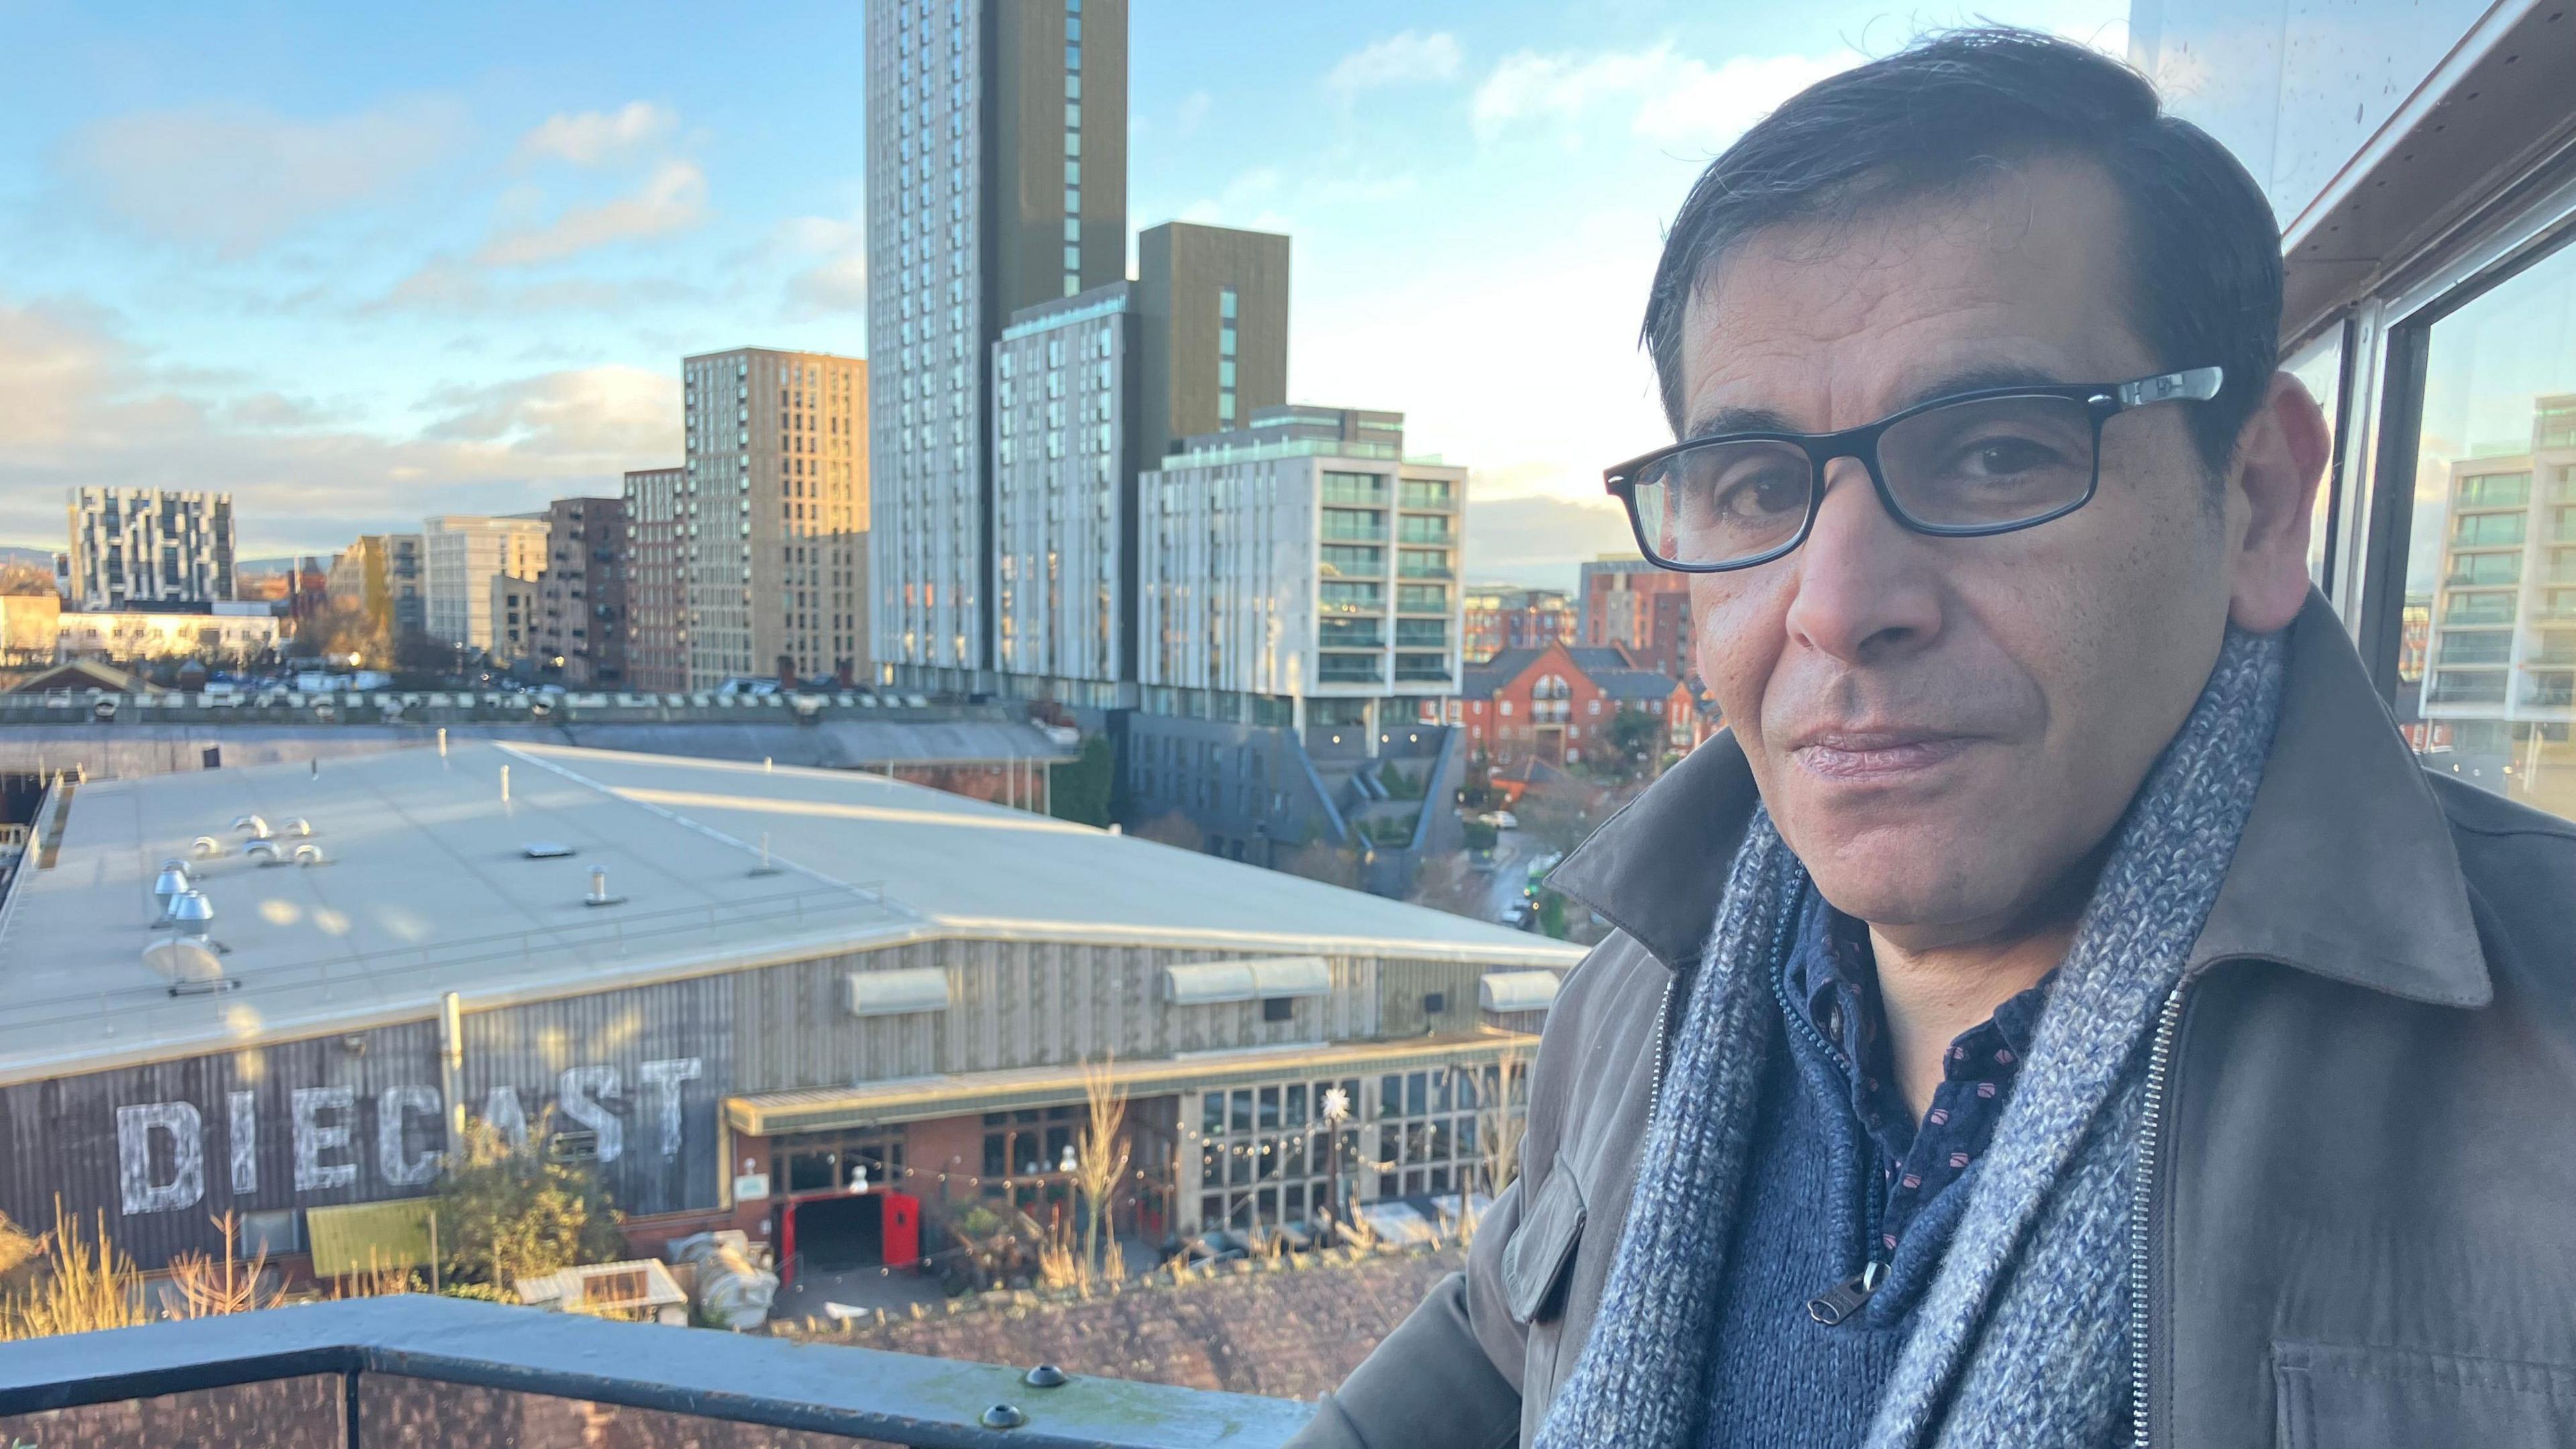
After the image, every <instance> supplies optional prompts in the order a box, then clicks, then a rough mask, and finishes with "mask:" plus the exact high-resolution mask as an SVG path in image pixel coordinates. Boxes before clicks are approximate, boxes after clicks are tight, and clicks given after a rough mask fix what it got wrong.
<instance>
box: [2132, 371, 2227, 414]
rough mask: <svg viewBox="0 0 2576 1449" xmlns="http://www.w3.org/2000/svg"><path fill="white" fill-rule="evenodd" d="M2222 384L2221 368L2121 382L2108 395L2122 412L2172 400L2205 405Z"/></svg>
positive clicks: (2214, 395)
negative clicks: (2116, 401) (2116, 400)
mask: <svg viewBox="0 0 2576 1449" xmlns="http://www.w3.org/2000/svg"><path fill="white" fill-rule="evenodd" d="M2225 381H2227V369H2225V368H2223V367H2195V368H2192V369H2191V370H2189V371H2188V372H2168V373H2165V374H2163V375H2161V376H2158V377H2142V378H2139V379H2138V380H2137V381H2136V382H2124V383H2122V384H2120V385H2119V386H2118V387H2115V388H2113V389H2111V395H2112V396H2113V397H2115V398H2118V399H2119V401H2120V406H2122V407H2124V408H2134V407H2144V406H2145V405H2146V404H2148V403H2159V402H2170V401H2173V400H2174V399H2176V398H2188V399H2190V400H2191V401H2194V402H2207V401H2209V400H2210V399H2211V398H2214V397H2216V396H2218V388H2219V385H2220V384H2221V383H2224V382H2225Z"/></svg>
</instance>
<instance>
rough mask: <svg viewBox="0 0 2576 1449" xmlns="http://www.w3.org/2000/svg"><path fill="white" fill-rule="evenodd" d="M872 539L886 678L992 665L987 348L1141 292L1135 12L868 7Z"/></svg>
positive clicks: (962, 674) (1028, 0) (945, 3)
mask: <svg viewBox="0 0 2576 1449" xmlns="http://www.w3.org/2000/svg"><path fill="white" fill-rule="evenodd" d="M867 145H868V157H867V171H868V185H867V190H868V257H869V268H868V358H869V362H870V365H871V367H872V368H873V370H874V373H875V379H876V395H877V399H878V402H877V406H876V407H875V409H874V410H873V412H872V413H871V416H870V426H871V429H872V432H871V443H872V446H871V448H870V453H871V457H872V461H873V465H874V468H875V473H876V476H875V479H874V482H873V490H872V491H873V497H872V500H871V503H872V512H871V515H870V519H869V526H870V532H869V538H870V541H871V544H872V547H873V550H874V552H873V561H872V565H871V574H872V576H873V578H874V580H875V583H874V590H875V592H874V601H875V607H874V609H873V611H872V616H873V624H872V628H873V631H874V633H873V637H874V640H875V655H876V659H877V661H878V662H879V664H880V666H881V667H882V668H883V669H884V670H885V672H886V673H887V674H888V675H889V677H892V678H895V679H898V680H900V681H901V682H904V683H908V684H915V685H920V686H923V687H934V688H941V687H944V688H957V687H964V688H980V687H984V686H985V685H986V684H987V683H988V682H989V674H990V671H991V670H992V669H993V668H994V667H995V633H996V618H995V614H994V611H993V609H992V601H993V598H994V589H995V585H996V582H997V580H996V574H997V563H998V551H997V550H996V549H995V548H994V547H992V543H991V540H992V538H993V526H994V504H995V498H994V491H993V490H994V479H993V475H992V468H991V461H990V451H989V446H988V440H989V439H991V438H992V436H993V433H994V424H993V417H992V392H991V386H992V379H991V374H990V369H991V366H992V363H991V360H990V356H989V354H990V349H991V348H992V345H993V344H994V343H996V342H998V341H1000V340H1001V336H1002V332H1003V329H1004V327H1005V325H1006V324H1007V321H1008V319H1009V318H1010V316H1011V314H1013V313H1015V312H1017V311H1019V310H1020V309H1021V308H1024V307H1028V306H1032V305H1034V304H1037V303H1040V302H1044V301H1047V300H1050V299H1062V298H1066V297H1071V296H1073V295H1075V294H1077V293H1080V292H1085V291H1088V290H1090V289H1091V288H1094V287H1100V286H1106V285H1108V284H1111V283H1115V282H1119V281H1123V280H1125V278H1126V258H1127V234H1126V233H1127V3H1126V0H869V4H868V9H867Z"/></svg>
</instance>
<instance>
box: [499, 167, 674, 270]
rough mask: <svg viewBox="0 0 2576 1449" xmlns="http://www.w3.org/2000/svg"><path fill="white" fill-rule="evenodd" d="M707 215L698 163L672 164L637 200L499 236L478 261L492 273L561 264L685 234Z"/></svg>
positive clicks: (577, 210)
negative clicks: (625, 244) (601, 251)
mask: <svg viewBox="0 0 2576 1449" xmlns="http://www.w3.org/2000/svg"><path fill="white" fill-rule="evenodd" d="M706 214H707V177H706V173H705V172H703V171H700V170H699V169H698V167H697V164H696V163H695V162H691V161H666V162H664V163H662V165H661V166H659V167H657V168H656V169H655V170H654V172H653V174H652V176H650V177H649V178H647V179H646V180H645V183H644V185H643V187H642V188H641V189H640V190H638V191H636V192H635V193H634V194H633V195H631V196H621V197H618V198H617V199H616V200H614V201H606V202H602V203H600V204H598V205H596V206H576V207H572V208H570V209H568V210H566V211H565V212H564V213H563V214H562V215H561V216H558V217H556V218H555V219H554V220H553V221H551V222H549V223H547V224H546V225H544V226H540V227H535V228H532V229H529V230H524V231H516V232H511V233H508V234H507V235H503V236H496V237H494V238H492V240H490V241H488V242H486V243H484V244H483V249H482V250H481V251H479V252H477V253H475V256H474V260H475V261H477V262H478V263H481V264H482V265H484V266H489V267H525V266H534V265H537V264H539V263H543V262H553V261H561V260H562V259H563V258H565V257H569V256H574V255H576V254H578V253H581V252H586V251H591V250H593V249H595V248H598V247H603V246H608V245H611V244H613V243H616V242H621V241H632V240H635V239H638V238H642V237H650V236H660V235H662V234H664V233H666V232H674V231H685V230H687V229H688V228H690V227H693V226H696V225H697V224H698V223H700V222H702V221H704V220H706Z"/></svg>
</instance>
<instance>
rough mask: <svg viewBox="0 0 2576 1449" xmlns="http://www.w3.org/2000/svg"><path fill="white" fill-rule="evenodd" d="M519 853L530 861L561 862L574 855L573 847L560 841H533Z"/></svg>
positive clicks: (521, 848) (522, 847)
mask: <svg viewBox="0 0 2576 1449" xmlns="http://www.w3.org/2000/svg"><path fill="white" fill-rule="evenodd" d="M519 851H520V853H521V854H523V855H525V856H527V858H528V859H530V860H561V859H563V858H564V857H565V856H567V855H570V854H572V847H571V846H569V845H566V844H564V843H563V842H561V841H559V840H531V841H529V842H528V843H527V844H525V845H522V846H520V847H519Z"/></svg>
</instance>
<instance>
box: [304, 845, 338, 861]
mask: <svg viewBox="0 0 2576 1449" xmlns="http://www.w3.org/2000/svg"><path fill="white" fill-rule="evenodd" d="M295 863H296V864H297V865H329V864H330V863H331V857H329V856H327V855H324V854H323V853H322V847H320V846H318V845H299V846H297V847H295Z"/></svg>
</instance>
